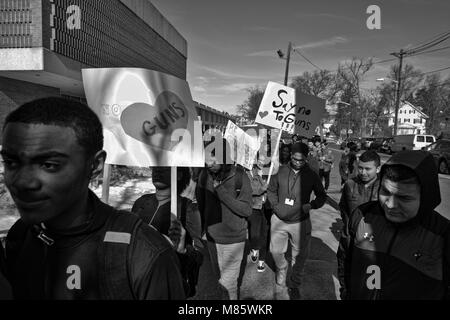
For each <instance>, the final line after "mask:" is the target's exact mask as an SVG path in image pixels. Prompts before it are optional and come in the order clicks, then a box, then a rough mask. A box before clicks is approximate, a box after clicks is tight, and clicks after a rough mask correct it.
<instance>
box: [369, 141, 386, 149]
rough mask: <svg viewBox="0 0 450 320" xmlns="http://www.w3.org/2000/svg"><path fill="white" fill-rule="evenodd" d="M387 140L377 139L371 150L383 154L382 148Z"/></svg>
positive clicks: (371, 145) (373, 142) (370, 147)
mask: <svg viewBox="0 0 450 320" xmlns="http://www.w3.org/2000/svg"><path fill="white" fill-rule="evenodd" d="M384 140H385V138H375V139H374V140H373V141H372V143H371V144H370V146H369V150H375V151H376V152H381V146H382V144H383V141H384Z"/></svg>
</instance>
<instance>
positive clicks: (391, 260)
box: [337, 151, 450, 300]
mask: <svg viewBox="0 0 450 320" xmlns="http://www.w3.org/2000/svg"><path fill="white" fill-rule="evenodd" d="M394 164H401V165H404V166H407V167H409V168H411V169H413V170H414V171H415V173H416V175H417V176H418V179H419V182H420V186H421V198H420V207H419V212H418V214H417V215H416V216H415V217H414V218H412V219H411V220H408V221H407V222H405V223H392V222H390V221H389V220H387V219H386V217H385V214H384V210H383V208H382V207H381V204H380V203H379V202H378V201H372V202H369V203H366V204H363V205H361V206H359V207H358V208H357V209H356V210H355V211H353V213H352V214H351V215H350V220H349V223H348V228H347V230H346V231H345V232H344V233H343V235H342V237H341V240H340V245H339V249H338V254H337V256H338V275H339V281H340V283H341V293H342V295H343V297H345V298H346V299H364V300H366V299H408V300H413V299H444V298H447V299H448V298H449V286H450V221H449V220H447V219H446V218H444V217H443V216H441V215H440V214H439V213H437V212H436V211H434V208H436V207H437V206H438V205H439V203H440V201H441V199H440V190H439V181H438V174H437V168H436V165H435V164H434V160H433V157H432V156H431V154H429V153H428V152H425V151H404V152H400V153H398V154H395V155H394V156H393V157H392V158H391V159H390V160H389V161H388V162H387V163H386V164H385V165H384V166H383V167H382V169H381V173H380V179H381V181H382V177H383V175H384V172H385V170H386V167H387V166H389V165H394ZM374 268H378V269H377V270H378V273H379V276H380V277H379V282H380V287H379V288H378V287H371V288H369V287H368V285H367V284H368V283H369V284H370V283H371V281H372V280H373V279H374V278H373V276H374V272H375V271H374ZM370 277H372V278H370Z"/></svg>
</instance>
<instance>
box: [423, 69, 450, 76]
mask: <svg viewBox="0 0 450 320" xmlns="http://www.w3.org/2000/svg"><path fill="white" fill-rule="evenodd" d="M447 69H450V67H445V68H442V69H438V70H433V71H428V72H424V73H423V74H424V75H425V74H429V73H435V72H439V71H443V70H447Z"/></svg>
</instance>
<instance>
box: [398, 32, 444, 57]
mask: <svg viewBox="0 0 450 320" xmlns="http://www.w3.org/2000/svg"><path fill="white" fill-rule="evenodd" d="M448 38H450V32H445V33H443V34H442V35H441V36H438V37H435V38H434V39H433V40H432V41H429V42H427V43H425V44H423V45H420V46H418V47H416V48H412V49H408V50H403V51H404V52H405V53H406V54H414V53H417V52H421V51H423V50H427V49H429V48H431V47H434V46H436V45H437V44H439V43H441V42H443V41H445V40H447V39H448Z"/></svg>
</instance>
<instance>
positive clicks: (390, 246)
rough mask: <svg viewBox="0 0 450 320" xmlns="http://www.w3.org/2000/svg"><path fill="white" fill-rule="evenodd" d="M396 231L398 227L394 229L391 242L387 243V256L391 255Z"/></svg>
mask: <svg viewBox="0 0 450 320" xmlns="http://www.w3.org/2000/svg"><path fill="white" fill-rule="evenodd" d="M398 231H399V227H395V231H394V235H393V236H392V238H391V241H389V246H388V249H387V252H386V253H387V254H388V255H390V254H391V250H392V246H393V245H394V241H395V238H397V234H398Z"/></svg>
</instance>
